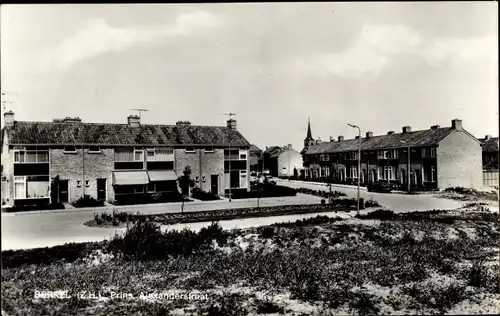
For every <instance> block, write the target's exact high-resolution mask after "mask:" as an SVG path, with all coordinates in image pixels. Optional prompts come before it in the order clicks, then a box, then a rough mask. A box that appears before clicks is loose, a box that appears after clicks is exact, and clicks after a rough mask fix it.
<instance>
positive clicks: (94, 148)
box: [89, 146, 101, 154]
mask: <svg viewBox="0 0 500 316" xmlns="http://www.w3.org/2000/svg"><path fill="white" fill-rule="evenodd" d="M89 153H90V154H100V153H101V148H100V147H99V146H90V147H89Z"/></svg>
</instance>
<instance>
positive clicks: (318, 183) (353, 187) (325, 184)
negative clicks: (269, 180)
mask: <svg viewBox="0 0 500 316" xmlns="http://www.w3.org/2000/svg"><path fill="white" fill-rule="evenodd" d="M278 181H279V182H288V181H287V180H282V179H279V180H278ZM278 181H277V182H278ZM290 182H293V183H302V184H312V185H319V186H329V185H330V184H329V183H325V182H309V181H300V180H290ZM332 187H336V188H345V189H357V188H358V186H355V185H344V184H336V183H332ZM359 189H360V190H364V191H366V187H362V186H360V187H359Z"/></svg>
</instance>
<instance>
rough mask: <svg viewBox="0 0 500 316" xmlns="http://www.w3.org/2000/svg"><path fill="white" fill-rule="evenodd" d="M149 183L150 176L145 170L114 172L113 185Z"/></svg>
mask: <svg viewBox="0 0 500 316" xmlns="http://www.w3.org/2000/svg"><path fill="white" fill-rule="evenodd" d="M148 183H149V177H148V174H147V172H146V171H145V170H141V171H114V172H113V185H135V184H148Z"/></svg>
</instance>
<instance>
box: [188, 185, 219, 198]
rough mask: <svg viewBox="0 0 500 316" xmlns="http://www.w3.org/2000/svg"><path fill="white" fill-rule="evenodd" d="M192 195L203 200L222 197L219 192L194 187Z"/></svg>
mask: <svg viewBox="0 0 500 316" xmlns="http://www.w3.org/2000/svg"><path fill="white" fill-rule="evenodd" d="M191 196H192V197H193V198H195V199H198V200H202V201H213V200H220V197H219V196H218V195H217V194H213V193H212V192H205V191H202V190H201V189H200V188H194V189H193V190H192V191H191Z"/></svg>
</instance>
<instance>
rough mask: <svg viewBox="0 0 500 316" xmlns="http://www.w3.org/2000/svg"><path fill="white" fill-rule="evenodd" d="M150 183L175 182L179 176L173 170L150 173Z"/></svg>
mask: <svg viewBox="0 0 500 316" xmlns="http://www.w3.org/2000/svg"><path fill="white" fill-rule="evenodd" d="M148 174H149V181H174V180H177V175H176V174H175V172H174V171H173V170H163V171H148Z"/></svg>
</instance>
